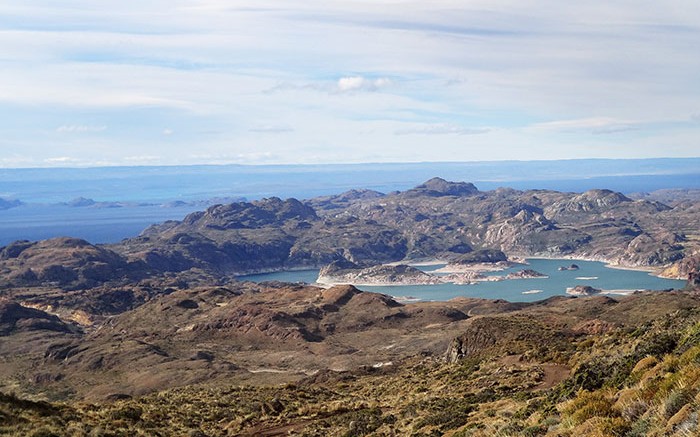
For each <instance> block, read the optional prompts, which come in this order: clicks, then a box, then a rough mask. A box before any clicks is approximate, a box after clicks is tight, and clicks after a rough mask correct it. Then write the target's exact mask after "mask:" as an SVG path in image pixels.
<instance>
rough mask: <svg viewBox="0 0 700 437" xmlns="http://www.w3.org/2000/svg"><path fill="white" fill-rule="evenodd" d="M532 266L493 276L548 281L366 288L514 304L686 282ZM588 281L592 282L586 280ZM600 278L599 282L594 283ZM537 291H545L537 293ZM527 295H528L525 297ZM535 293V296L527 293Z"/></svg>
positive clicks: (298, 275)
mask: <svg viewBox="0 0 700 437" xmlns="http://www.w3.org/2000/svg"><path fill="white" fill-rule="evenodd" d="M527 262H528V264H529V265H528V266H523V265H517V266H514V267H511V268H509V269H507V270H504V271H501V272H493V273H489V275H505V274H507V273H509V272H513V271H519V270H522V269H524V268H531V269H533V270H536V271H538V272H540V273H543V274H545V275H547V276H549V277H548V278H535V279H513V280H506V281H499V282H479V283H477V284H472V285H456V284H440V285H406V286H404V285H400V286H362V287H359V288H361V289H363V290H366V291H375V292H378V293H384V294H388V295H391V296H395V297H401V298H406V297H411V298H416V299H420V300H439V301H444V300H449V299H452V298H454V297H458V296H465V297H480V298H488V299H506V300H508V301H511V302H533V301H536V300H542V299H545V298H548V297H551V296H558V295H564V294H566V289H567V288H568V287H574V286H576V285H590V286H592V287H595V288H600V289H604V290H667V289H670V288H682V287H683V286H684V285H685V281H678V280H671V279H662V278H657V277H655V276H651V275H650V274H649V273H647V272H642V271H636V270H620V269H611V268H608V267H606V266H605V264H604V263H601V262H595V261H579V260H575V261H572V260H569V259H528V260H527ZM572 263H574V264H576V265H578V266H579V270H567V271H559V270H558V268H559V267H561V266H568V265H571V264H572ZM439 267H441V266H420V267H419V268H420V269H422V270H425V271H430V270H435V269H436V268H439ZM317 277H318V270H302V271H293V272H277V273H267V274H259V275H247V276H241V277H240V278H239V279H242V280H249V281H254V282H262V281H284V282H307V283H313V282H315V281H316V278H317ZM584 278H588V279H584ZM592 278H596V279H592ZM535 290H541V291H537V292H533V291H535ZM523 292H526V293H525V294H523ZM527 292H531V293H527Z"/></svg>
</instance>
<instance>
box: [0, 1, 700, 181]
mask: <svg viewBox="0 0 700 437" xmlns="http://www.w3.org/2000/svg"><path fill="white" fill-rule="evenodd" d="M4 3H5V4H2V5H0V47H2V50H0V83H1V84H2V86H0V114H1V115H2V117H1V118H0V167H35V166H39V167H43V166H95V165H150V164H200V163H219V164H224V163H240V164H274V163H340V162H343V163H344V162H396V161H400V162H414V161H473V160H503V159H521V160H528V159H574V158H589V157H605V158H645V157H687V156H699V155H700V153H699V151H700V141H699V140H700V49H698V43H699V42H700V2H698V1H697V0H687V1H685V0H683V1H674V0H670V1H667V2H657V1H643V0H642V1H639V0H637V1H598V0H592V1H589V2H580V3H581V4H572V3H571V2H561V1H549V0H537V1H528V0H518V1H514V0H511V1H499V2H494V1H487V0H476V1H475V0H471V1H452V0H437V1H431V2H424V1H399V0H371V1H370V0H366V1H333V0H326V1H314V0H310V1H281V0H278V1H267V0H256V1H248V0H241V1H216V0H191V1H161V0H152V1H147V2H143V1H140V2H137V1H133V0H129V1H126V0H121V1H112V0H104V1H100V2H94V1H87V0H72V1H70V0H68V1H60V2H58V1H55V0H52V1H35V0H28V1H23V2H4ZM9 3H14V4H9Z"/></svg>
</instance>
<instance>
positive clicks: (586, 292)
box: [566, 285, 603, 296]
mask: <svg viewBox="0 0 700 437" xmlns="http://www.w3.org/2000/svg"><path fill="white" fill-rule="evenodd" d="M602 291H603V290H600V289H598V288H593V287H591V286H590V285H577V286H575V287H572V288H567V289H566V293H567V294H570V295H572V296H594V295H596V294H600V293H601V292H602Z"/></svg>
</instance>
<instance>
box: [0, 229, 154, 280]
mask: <svg viewBox="0 0 700 437" xmlns="http://www.w3.org/2000/svg"><path fill="white" fill-rule="evenodd" d="M0 273H4V275H5V280H4V283H5V285H11V286H37V285H42V284H43V285H56V286H59V287H62V288H64V289H77V288H91V287H95V286H97V285H99V284H102V283H105V282H108V281H114V280H123V279H130V280H131V279H135V278H138V277H140V276H142V275H143V274H144V273H145V270H144V266H143V265H141V264H140V263H128V262H127V261H126V259H124V258H123V257H122V256H121V255H119V254H117V253H115V252H113V251H111V250H109V249H106V248H104V247H99V246H95V245H92V244H90V243H88V242H87V241H85V240H81V239H78V238H53V239H49V240H43V241H39V242H35V243H33V242H29V241H17V242H14V243H12V244H10V245H8V246H5V247H3V248H2V249H0Z"/></svg>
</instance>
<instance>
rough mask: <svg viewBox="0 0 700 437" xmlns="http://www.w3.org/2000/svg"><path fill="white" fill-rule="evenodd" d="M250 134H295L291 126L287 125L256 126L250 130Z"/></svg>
mask: <svg viewBox="0 0 700 437" xmlns="http://www.w3.org/2000/svg"><path fill="white" fill-rule="evenodd" d="M248 131H249V132H255V133H263V134H281V133H287V132H294V129H292V128H291V127H289V126H286V125H273V124H266V125H262V126H256V127H253V128H250V129H248Z"/></svg>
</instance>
